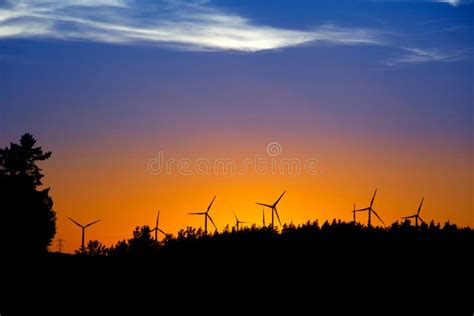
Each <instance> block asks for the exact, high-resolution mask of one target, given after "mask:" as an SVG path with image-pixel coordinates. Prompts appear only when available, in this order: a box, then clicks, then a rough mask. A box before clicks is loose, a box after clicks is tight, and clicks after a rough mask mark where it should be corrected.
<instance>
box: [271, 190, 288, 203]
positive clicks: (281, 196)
mask: <svg viewBox="0 0 474 316" xmlns="http://www.w3.org/2000/svg"><path fill="white" fill-rule="evenodd" d="M285 193H286V190H285V191H283V193H282V194H281V195H280V197H279V198H278V200H276V202H275V203H274V204H273V206H276V205H277V204H278V202H280V200H281V198H282V197H283V195H285Z"/></svg>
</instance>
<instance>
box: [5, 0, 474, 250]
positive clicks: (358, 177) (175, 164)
mask: <svg viewBox="0 0 474 316" xmlns="http://www.w3.org/2000/svg"><path fill="white" fill-rule="evenodd" d="M473 17H474V2H473V1H462V0H461V1H454V0H450V1H416V0H413V1H410V0H407V1H382V0H380V1H376V0H374V1H362V0H361V1H356V0H353V1H345V0H341V1H303V0H291V1H283V0H272V1H268V0H252V1H250V0H240V1H230V0H221V1H217V0H216V1H212V0H211V1H205V0H201V1H198V0H196V1H180V0H159V1H151V0H149V1H134V0H95V1H92V0H62V1H59V0H34V1H33V0H16V1H10V0H7V1H5V0H3V1H1V0H0V146H2V147H5V146H7V145H8V144H9V143H10V142H16V141H17V140H18V139H19V138H20V136H21V135H22V134H23V133H26V132H30V133H32V134H33V135H34V136H35V137H36V138H37V140H38V143H39V145H41V146H42V147H43V148H44V149H45V150H51V151H52V152H53V156H52V158H51V159H50V160H49V161H47V162H44V163H42V164H41V167H42V168H43V171H44V173H45V174H46V177H45V179H44V185H45V187H51V195H52V197H53V200H54V209H55V211H56V212H57V217H58V220H57V226H58V231H57V235H56V239H58V238H62V239H64V240H65V242H64V245H65V250H66V251H68V252H72V251H73V250H74V249H77V248H78V247H79V246H80V230H79V229H78V227H77V226H75V225H74V224H73V223H71V222H69V221H68V220H67V217H72V218H74V219H75V220H77V221H79V222H81V223H89V222H92V221H94V220H96V219H101V222H100V223H98V224H96V225H94V226H92V227H90V228H89V229H88V231H87V232H86V238H87V239H98V240H100V241H101V242H103V243H104V244H106V245H107V246H109V245H111V244H114V243H115V242H116V241H118V240H121V239H126V238H130V237H131V233H132V231H133V229H134V227H136V226H139V225H145V224H146V225H153V224H154V221H155V218H156V213H157V211H158V210H161V218H160V226H161V228H162V229H163V230H165V231H166V232H169V233H173V234H176V232H177V231H178V229H180V228H185V227H187V226H193V227H199V226H202V225H203V219H201V218H199V217H193V216H189V215H187V213H188V212H199V211H203V210H205V209H206V208H207V206H208V204H209V203H210V201H211V199H212V198H213V196H215V195H216V196H217V198H216V201H215V203H214V205H213V207H212V210H211V213H210V214H211V215H212V216H213V219H214V221H215V222H216V224H217V226H218V227H219V229H220V230H222V229H224V227H225V226H226V225H227V224H229V225H233V224H234V216H233V214H232V210H234V211H235V212H236V214H237V215H238V216H239V219H240V220H243V221H248V222H251V223H256V224H258V225H260V224H261V221H262V208H261V207H260V206H258V205H256V204H255V202H263V203H268V204H271V203H272V202H273V201H274V200H276V199H277V197H278V196H279V195H280V194H281V193H282V192H283V191H284V190H286V191H287V192H286V194H285V196H284V197H283V199H282V200H281V202H280V204H279V206H280V207H279V213H280V217H281V220H282V222H286V223H290V222H292V223H294V224H299V223H303V222H306V221H307V220H311V221H312V220H316V219H318V220H319V221H320V222H323V221H325V220H328V219H329V220H331V219H333V218H338V219H342V220H346V221H349V220H351V219H352V212H351V211H352V209H353V204H354V203H355V204H356V207H361V208H362V207H366V206H368V203H369V202H370V199H371V197H372V194H373V192H374V190H375V189H376V188H377V189H378V193H377V197H376V199H375V203H374V208H375V209H376V210H377V212H378V214H379V215H380V216H381V217H382V219H383V220H384V222H385V223H386V224H390V223H392V222H394V221H396V220H397V219H399V218H400V217H401V216H406V215H411V214H413V213H415V212H416V210H417V208H418V205H419V203H420V200H421V198H422V197H424V198H425V202H424V205H423V209H422V213H421V215H422V217H423V219H425V220H427V221H431V220H434V221H435V222H444V221H447V220H450V221H451V222H454V223H457V224H459V225H463V226H465V225H470V226H472V225H473V224H474V220H473V215H472V214H473V196H474V194H473V193H474V192H473V175H474V172H473V126H474V125H473V104H474V102H473V101H474V95H473V94H474V92H473V91H474V86H473V83H474V64H473V53H474V19H473ZM269 217H270V213H269V212H267V223H268V220H269ZM358 220H360V222H362V223H366V216H365V215H360V216H359V215H358ZM52 248H53V249H54V248H55V247H54V246H53V247H52Z"/></svg>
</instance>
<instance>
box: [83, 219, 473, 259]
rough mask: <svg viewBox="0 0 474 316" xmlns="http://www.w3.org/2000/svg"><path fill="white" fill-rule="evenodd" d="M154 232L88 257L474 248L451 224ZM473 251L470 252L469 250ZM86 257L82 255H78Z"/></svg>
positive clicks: (464, 231)
mask: <svg viewBox="0 0 474 316" xmlns="http://www.w3.org/2000/svg"><path fill="white" fill-rule="evenodd" d="M150 231H151V230H150V227H148V226H141V227H136V228H135V230H134V231H133V234H132V237H131V238H130V239H128V240H121V241H119V242H117V243H116V244H115V245H113V246H111V247H106V246H105V245H103V244H101V243H100V242H99V241H97V240H91V241H89V242H88V244H87V246H86V249H85V253H84V255H86V256H111V257H114V256H160V255H163V256H166V255H183V254H186V253H188V254H189V255H191V254H192V253H201V254H202V253H207V252H211V253H219V254H229V255H231V254H232V253H240V254H245V253H257V254H261V251H264V252H266V253H267V254H268V253H271V252H272V251H287V252H288V251H289V252H292V251H296V252H305V251H316V250H318V249H319V250H323V249H330V248H334V249H344V250H354V251H361V250H364V249H369V248H371V247H382V248H386V249H393V248H394V247H403V248H406V249H413V248H416V247H418V246H421V245H422V246H423V247H424V248H427V247H428V248H429V247H431V246H433V247H445V246H447V245H455V246H456V247H464V246H466V247H467V246H469V245H472V244H473V241H474V238H473V237H474V234H473V231H472V229H471V228H469V227H458V226H457V225H455V224H451V223H449V222H447V223H445V224H444V225H441V224H439V223H437V224H436V223H434V222H431V223H429V224H426V223H423V224H422V225H420V226H419V227H415V226H413V225H411V223H410V221H408V220H406V221H404V222H402V223H399V222H395V223H393V224H392V225H391V226H390V227H386V228H383V227H375V228H368V227H366V226H363V225H361V224H358V223H354V222H350V223H347V222H342V221H340V220H333V221H332V222H328V221H326V222H324V223H323V224H322V225H320V224H319V222H318V221H314V222H309V221H308V222H307V223H305V224H303V225H298V226H296V225H292V224H290V225H286V224H285V225H283V226H282V228H281V231H279V230H277V229H272V228H271V227H257V226H255V225H254V226H252V227H248V228H243V229H240V230H236V229H235V228H234V227H233V228H231V227H229V226H227V227H226V228H225V229H224V230H223V231H222V232H215V233H213V234H205V233H204V231H203V230H202V229H200V228H199V229H196V228H193V227H187V228H186V229H182V230H180V231H179V232H178V234H177V235H176V236H173V235H167V236H166V237H165V238H164V239H163V240H161V241H156V240H154V238H153V236H152V234H151V233H150ZM466 250H468V249H466ZM76 254H81V249H78V250H77V251H76Z"/></svg>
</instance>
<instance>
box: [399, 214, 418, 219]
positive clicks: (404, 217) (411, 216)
mask: <svg viewBox="0 0 474 316" xmlns="http://www.w3.org/2000/svg"><path fill="white" fill-rule="evenodd" d="M413 217H416V215H410V216H403V217H401V218H403V219H406V218H413Z"/></svg>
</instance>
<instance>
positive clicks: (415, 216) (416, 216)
mask: <svg viewBox="0 0 474 316" xmlns="http://www.w3.org/2000/svg"><path fill="white" fill-rule="evenodd" d="M424 200H425V198H421V203H420V206H419V207H418V212H416V214H415V215H410V216H405V217H402V218H403V219H407V218H414V219H415V227H418V220H420V221H421V222H422V223H424V222H425V221H424V220H423V219H422V218H421V216H420V211H421V206H422V205H423V201H424Z"/></svg>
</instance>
